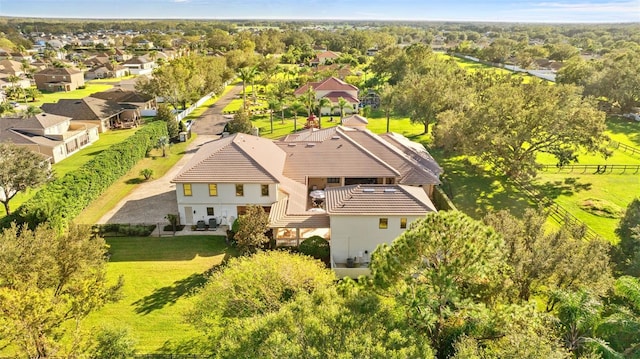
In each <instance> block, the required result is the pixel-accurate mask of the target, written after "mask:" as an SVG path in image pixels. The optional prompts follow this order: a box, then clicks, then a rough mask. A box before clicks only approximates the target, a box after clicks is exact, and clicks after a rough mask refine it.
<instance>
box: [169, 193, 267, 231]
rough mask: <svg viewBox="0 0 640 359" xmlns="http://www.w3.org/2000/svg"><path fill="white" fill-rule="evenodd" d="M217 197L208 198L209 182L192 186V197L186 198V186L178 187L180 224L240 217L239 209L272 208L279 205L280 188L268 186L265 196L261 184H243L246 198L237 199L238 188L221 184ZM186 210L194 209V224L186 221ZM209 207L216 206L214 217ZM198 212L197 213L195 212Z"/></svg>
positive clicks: (214, 207)
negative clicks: (253, 206) (277, 200)
mask: <svg viewBox="0 0 640 359" xmlns="http://www.w3.org/2000/svg"><path fill="white" fill-rule="evenodd" d="M217 185H218V195H217V196H209V184H208V183H193V184H191V191H192V195H191V196H185V195H184V185H183V184H182V183H177V184H176V197H177V201H178V212H179V214H180V223H182V224H186V225H191V224H194V223H195V222H197V221H198V220H204V221H208V220H209V218H211V217H216V218H218V219H221V218H222V217H226V218H227V219H229V220H230V218H231V217H233V218H238V211H237V206H248V205H260V206H270V205H272V204H273V203H275V202H276V195H277V192H278V191H277V185H276V184H275V183H270V184H269V195H268V196H263V195H262V191H261V184H259V183H244V196H241V197H240V196H236V186H235V184H234V183H218V184H217ZM185 207H191V210H192V214H193V222H189V221H187V217H188V216H187V213H185ZM207 207H213V209H214V215H213V216H209V215H207ZM193 211H195V213H193Z"/></svg>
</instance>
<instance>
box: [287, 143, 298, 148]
mask: <svg viewBox="0 0 640 359" xmlns="http://www.w3.org/2000/svg"><path fill="white" fill-rule="evenodd" d="M287 146H289V147H296V144H295V143H289V144H288V145H287Z"/></svg>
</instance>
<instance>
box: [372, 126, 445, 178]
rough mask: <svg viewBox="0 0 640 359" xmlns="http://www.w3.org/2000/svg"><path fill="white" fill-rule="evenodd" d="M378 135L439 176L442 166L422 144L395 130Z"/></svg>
mask: <svg viewBox="0 0 640 359" xmlns="http://www.w3.org/2000/svg"><path fill="white" fill-rule="evenodd" d="M380 137H382V138H383V139H385V140H387V141H388V142H389V143H390V144H392V145H394V146H395V147H396V148H398V149H399V150H400V151H402V152H403V153H404V154H405V155H407V156H408V157H410V158H412V159H413V160H414V161H416V162H418V163H419V164H421V165H422V166H424V167H426V168H428V169H429V170H430V171H431V172H433V173H434V174H435V175H436V176H438V177H440V175H441V174H442V172H443V170H442V167H440V165H438V162H436V160H435V159H434V158H433V156H431V154H430V153H429V152H428V151H427V149H426V148H424V146H423V145H421V144H419V143H417V142H413V141H411V140H410V139H408V138H406V137H405V136H403V135H401V134H399V133H395V132H388V133H384V134H381V135H380Z"/></svg>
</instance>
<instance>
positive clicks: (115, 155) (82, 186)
mask: <svg viewBox="0 0 640 359" xmlns="http://www.w3.org/2000/svg"><path fill="white" fill-rule="evenodd" d="M162 136H167V126H166V124H165V123H164V122H162V121H158V122H152V123H150V124H148V125H146V126H144V127H143V128H141V129H140V130H138V131H136V133H135V134H133V135H132V136H131V137H129V138H127V139H126V140H124V141H122V142H120V143H117V144H114V145H113V146H111V147H110V148H109V149H106V150H104V151H102V152H101V153H99V154H98V155H96V156H95V157H94V158H93V159H92V160H91V161H89V162H87V163H85V164H84V165H83V166H82V167H80V168H78V169H77V170H76V171H73V172H70V173H67V174H66V175H65V176H64V177H62V178H58V179H55V180H54V181H52V182H49V183H48V184H46V185H45V186H44V187H43V188H42V189H40V191H38V192H37V193H36V194H35V196H33V197H32V198H31V199H30V200H28V201H27V202H25V203H23V204H22V206H20V207H19V208H18V209H17V210H16V211H15V212H14V213H12V214H11V215H10V216H6V217H5V218H3V219H2V220H1V222H0V226H1V227H4V228H6V227H8V226H10V224H11V222H16V223H18V224H28V225H29V227H31V228H34V227H36V226H37V225H38V224H41V223H45V222H48V223H49V224H50V225H51V226H53V227H55V228H64V227H66V226H67V225H68V224H69V223H70V222H71V221H72V220H73V219H74V218H75V217H76V216H77V215H79V214H80V212H82V210H83V209H85V208H86V207H87V206H88V205H89V204H91V202H92V201H94V200H95V199H96V198H98V197H99V196H100V195H102V193H104V191H106V190H107V188H109V186H111V185H112V184H113V183H115V181H117V180H118V179H119V178H120V177H122V176H124V175H125V174H126V173H127V172H129V170H131V168H133V166H135V164H136V163H138V161H140V160H141V159H143V158H144V157H145V156H146V155H147V154H148V153H149V151H151V150H152V149H153V148H154V147H155V146H156V144H157V143H158V139H159V138H160V137H162Z"/></svg>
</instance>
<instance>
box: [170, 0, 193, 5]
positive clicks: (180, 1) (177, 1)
mask: <svg viewBox="0 0 640 359" xmlns="http://www.w3.org/2000/svg"><path fill="white" fill-rule="evenodd" d="M173 2H174V3H178V4H179V3H184V2H189V0H173Z"/></svg>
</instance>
